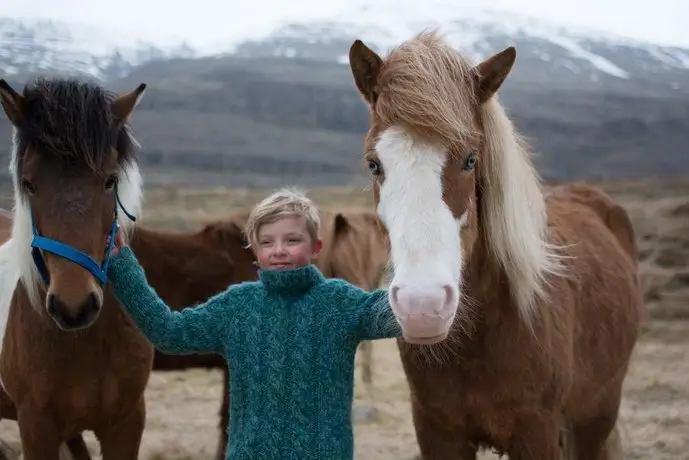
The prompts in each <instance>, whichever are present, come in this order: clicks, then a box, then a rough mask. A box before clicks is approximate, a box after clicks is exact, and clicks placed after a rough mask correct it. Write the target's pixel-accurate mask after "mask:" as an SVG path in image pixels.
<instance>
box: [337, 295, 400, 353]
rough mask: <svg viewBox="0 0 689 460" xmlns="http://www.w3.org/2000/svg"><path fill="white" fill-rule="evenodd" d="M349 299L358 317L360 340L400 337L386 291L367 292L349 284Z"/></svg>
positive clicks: (398, 326) (397, 324)
mask: <svg viewBox="0 0 689 460" xmlns="http://www.w3.org/2000/svg"><path fill="white" fill-rule="evenodd" d="M349 298H350V299H351V301H353V302H354V310H355V311H356V312H357V315H358V317H359V336H360V339H361V340H375V339H389V338H394V337H402V328H401V327H400V325H399V323H398V322H397V319H396V318H395V314H394V313H393V311H392V308H391V307H390V302H389V301H388V291H387V290H386V289H376V290H375V291H372V292H367V291H365V290H363V289H361V288H359V287H357V286H354V285H351V284H350V285H349Z"/></svg>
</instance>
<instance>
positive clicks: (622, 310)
mask: <svg viewBox="0 0 689 460" xmlns="http://www.w3.org/2000/svg"><path fill="white" fill-rule="evenodd" d="M515 57H516V55H515V52H514V48H508V49H507V50H505V51H503V52H502V53H499V54H497V55H495V56H493V57H491V58H489V59H487V60H486V61H484V62H482V63H480V64H478V65H476V66H474V65H472V64H471V63H470V62H469V61H468V60H467V59H466V58H465V57H463V56H462V55H460V54H459V53H457V52H456V51H454V50H453V49H451V48H450V47H449V46H447V45H446V44H444V43H443V42H442V41H441V40H440V39H439V38H438V36H437V35H436V34H435V33H423V34H421V35H419V36H417V37H415V38H414V39H412V40H410V41H408V42H405V43H404V44H402V45H400V46H399V47H396V48H394V49H393V50H392V51H391V52H390V54H389V56H388V57H387V58H386V59H383V58H381V57H380V56H378V55H377V54H376V53H375V52H374V51H372V50H370V49H369V48H367V47H366V46H365V45H364V44H363V43H362V42H360V41H356V42H355V43H354V44H353V45H352V48H351V50H350V65H351V68H352V72H353V75H354V79H355V82H356V85H357V87H358V89H359V91H360V93H361V94H362V96H363V97H364V99H365V100H366V102H367V103H368V104H369V107H370V109H371V122H370V126H369V132H368V134H367V136H366V140H365V151H366V160H367V161H368V165H369V169H370V170H371V172H372V174H373V176H374V178H373V190H374V199H375V202H376V205H377V210H378V213H379V215H380V217H381V220H382V222H383V223H384V224H385V226H386V227H387V230H388V233H389V235H390V248H391V262H392V269H393V278H392V280H391V282H390V303H391V307H392V308H393V309H394V310H395V313H396V315H397V317H398V320H399V322H400V325H401V326H402V329H403V332H404V338H405V340H399V342H398V345H399V350H400V356H401V359H402V363H403V367H404V370H405V373H406V375H407V378H408V381H409V385H410V389H411V402H412V413H413V419H414V425H415V428H416V433H417V439H418V442H419V446H420V449H421V452H422V456H423V458H428V459H434V460H442V459H461V460H475V459H476V455H477V450H478V449H479V448H481V447H486V448H494V449H495V450H497V451H499V452H501V453H505V454H507V455H509V457H510V458H511V459H513V460H526V459H530V460H551V459H556V458H560V455H561V453H562V452H561V448H560V444H561V442H562V441H566V444H567V447H568V448H569V449H570V450H569V451H568V453H567V455H570V456H571V458H575V459H577V460H609V459H612V458H615V456H616V455H618V454H619V453H620V452H619V447H620V446H619V445H613V442H612V441H616V436H615V435H616V423H617V417H618V411H619V405H620V401H621V397H622V385H623V381H624V378H625V375H626V372H627V368H628V365H629V361H630V358H631V355H632V351H633V348H634V346H635V343H636V340H637V336H638V331H639V323H640V320H641V317H642V312H643V301H642V292H641V288H640V283H639V279H638V274H637V269H638V267H637V248H636V243H635V234H634V230H633V227H632V224H631V221H630V219H629V217H628V215H627V213H626V212H625V210H624V209H623V208H621V207H620V206H619V205H617V204H616V203H614V202H613V201H612V200H611V199H610V198H609V197H608V196H606V195H605V194H604V193H603V192H602V191H600V190H598V189H595V188H593V187H589V186H586V185H564V186H558V187H553V188H551V189H547V190H546V189H544V187H542V186H541V184H540V182H539V179H538V176H537V174H536V172H535V169H534V167H533V166H532V163H531V159H530V155H529V152H528V150H527V149H526V147H525V146H524V144H523V143H522V142H521V140H520V139H519V136H518V134H517V133H516V132H515V130H514V128H513V127H512V124H511V122H510V121H509V119H508V118H507V116H506V115H505V113H504V111H503V109H502V108H501V106H500V105H499V103H498V101H497V96H495V93H496V92H497V90H498V89H499V87H500V86H501V84H502V83H503V81H504V80H505V78H506V77H507V75H508V74H509V71H510V69H511V68H512V65H513V63H514V59H515Z"/></svg>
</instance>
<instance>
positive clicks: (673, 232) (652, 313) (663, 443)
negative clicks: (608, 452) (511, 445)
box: [0, 180, 689, 460]
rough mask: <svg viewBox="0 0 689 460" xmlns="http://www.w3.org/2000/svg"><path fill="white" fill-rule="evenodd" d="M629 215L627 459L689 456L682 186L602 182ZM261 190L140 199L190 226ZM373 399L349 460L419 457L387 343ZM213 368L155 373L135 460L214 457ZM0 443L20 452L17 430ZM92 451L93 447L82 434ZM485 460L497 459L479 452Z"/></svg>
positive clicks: (4, 425)
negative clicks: (633, 254) (631, 309)
mask: <svg viewBox="0 0 689 460" xmlns="http://www.w3.org/2000/svg"><path fill="white" fill-rule="evenodd" d="M601 186H602V187H603V188H604V189H606V190H607V191H609V193H611V194H612V195H613V196H614V197H615V198H617V199H619V200H620V201H621V202H622V203H623V204H624V205H625V206H626V207H627V209H628V210H629V212H630V213H631V215H632V218H633V220H634V223H635V226H636V229H637V232H638V233H639V241H640V247H641V253H642V254H641V266H642V278H643V281H644V284H645V289H646V300H647V303H648V308H649V318H648V321H647V323H646V327H645V331H644V335H643V337H642V339H641V341H640V343H639V345H638V348H637V350H636V353H635V357H634V360H633V363H632V366H631V370H630V374H629V377H628V379H627V383H626V387H625V395H624V401H623V406H622V415H621V421H622V426H623V432H622V438H623V444H624V446H625V450H626V458H627V460H636V459H639V460H640V459H645V460H646V459H648V460H681V459H689V383H688V382H689V359H687V358H686V356H687V350H689V321H685V320H686V319H688V318H689V180H687V181H679V182H676V183H668V182H660V181H644V182H615V183H606V184H601ZM265 193H266V191H264V190H239V191H228V190H220V189H218V190H211V191H172V190H153V191H150V192H148V193H147V203H146V206H145V208H146V215H145V217H144V222H145V223H146V224H147V225H154V226H170V227H195V226H197V225H199V224H200V223H201V222H203V221H206V220H210V219H215V218H219V217H222V216H223V215H225V214H227V213H229V212H231V211H234V210H238V209H244V208H246V207H247V206H250V205H251V204H253V203H255V202H257V201H258V200H259V199H260V198H262V197H263V196H264V195H265ZM369 195H370V194H369V193H368V192H364V191H362V190H353V189H328V190H319V191H314V192H313V193H312V196H313V197H314V199H315V200H316V201H317V202H318V203H319V204H321V205H324V206H337V205H339V204H343V205H345V206H347V207H352V206H357V205H361V206H369V205H370V198H369ZM373 353H374V363H375V367H374V385H375V391H376V393H375V395H373V397H372V398H371V397H370V396H369V395H367V394H364V390H363V386H362V385H361V382H360V381H357V386H356V392H355V405H364V404H375V406H376V408H377V409H378V413H377V417H375V418H374V419H372V420H367V421H361V422H356V423H355V442H356V458H359V459H366V460H369V459H371V460H374V459H381V460H387V459H390V460H393V459H394V460H400V459H401V460H405V459H411V458H413V457H414V456H415V455H416V454H417V453H418V448H417V446H416V440H415V438H414V430H413V425H412V421H411V414H410V410H409V401H408V387H407V383H406V380H405V378H404V373H403V371H402V368H401V365H400V362H399V357H398V355H397V349H396V346H395V344H394V342H393V341H391V340H385V341H379V342H376V343H375V345H374V351H373ZM221 391H222V382H221V376H220V373H219V371H205V370H189V371H186V372H168V373H160V372H156V373H154V374H153V375H152V377H151V381H150V385H149V389H148V392H147V398H148V411H149V412H148V420H147V426H146V431H145V433H144V441H143V448H142V454H141V458H142V459H147V460H191V459H194V460H197V459H198V460H201V459H211V458H212V455H213V453H214V452H215V449H216V442H217V438H218V431H217V421H218V415H217V414H218V408H219V404H220V396H221ZM0 437H1V438H3V439H4V440H5V441H7V442H9V443H10V444H11V445H13V446H15V447H16V446H17V445H18V437H17V429H16V424H14V423H13V422H8V421H3V422H1V423H0ZM87 437H88V440H89V441H90V442H91V445H92V446H94V453H95V443H94V440H93V437H92V435H91V434H90V433H89V434H87ZM482 458H483V459H484V460H487V459H494V458H497V457H495V456H493V455H491V454H485V455H484V456H483V457H482Z"/></svg>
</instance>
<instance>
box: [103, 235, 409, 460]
mask: <svg viewBox="0 0 689 460" xmlns="http://www.w3.org/2000/svg"><path fill="white" fill-rule="evenodd" d="M108 271H109V277H110V280H111V282H112V286H113V288H114V292H115V295H116V297H117V298H118V300H119V301H120V302H121V304H122V306H123V308H124V309H125V311H126V312H127V313H128V314H129V316H130V317H131V318H132V320H133V321H134V322H135V323H136V324H137V326H138V327H139V329H140V330H141V331H142V332H143V334H144V335H145V336H146V337H147V338H148V339H149V340H150V341H151V343H152V344H153V345H154V346H155V347H156V348H157V349H158V350H160V351H162V352H164V353H168V354H190V353H210V352H215V353H218V354H221V355H222V356H224V357H225V359H226V360H227V362H228V365H229V373H230V396H231V401H232V404H231V405H230V406H231V407H230V428H229V430H230V431H229V435H230V440H229V445H228V449H227V457H226V458H227V459H232V460H249V459H251V460H281V459H299V460H309V459H314V460H315V459H319V460H321V459H328V460H340V459H346V460H349V459H352V458H353V455H354V454H353V450H354V449H353V444H354V443H353V435H352V425H351V406H352V397H353V384H354V383H353V378H354V356H355V353H356V349H357V345H358V344H359V342H361V341H362V340H373V339H380V338H392V337H400V336H401V335H402V332H401V329H400V327H399V326H398V324H397V321H396V320H395V317H394V315H393V313H392V311H391V309H390V306H389V304H388V302H387V292H386V291H385V290H376V291H373V292H372V293H369V292H366V291H364V290H362V289H359V288H358V287H356V286H353V285H351V284H349V283H347V282H346V281H344V280H341V279H326V278H324V277H323V275H322V274H321V272H320V271H319V270H318V268H316V266H315V265H308V266H305V267H300V268H296V269H290V270H271V271H263V270H262V271H259V276H260V280H259V281H254V282H245V283H241V284H235V285H232V286H230V287H229V288H228V289H227V290H226V291H224V292H222V293H220V294H218V295H216V296H213V297H211V298H210V299H209V300H208V301H207V302H206V303H204V304H201V305H199V306H196V307H193V308H186V309H184V310H183V311H181V312H176V311H172V310H170V308H169V307H168V306H167V305H165V303H163V301H162V300H161V299H160V298H159V297H158V295H157V294H156V293H155V291H154V290H153V289H152V288H151V287H150V286H149V285H148V283H147V281H146V277H145V274H144V271H143V269H142V268H141V266H140V265H139V264H138V262H137V260H136V257H135V256H134V254H133V252H132V251H131V249H130V248H128V247H125V248H122V249H120V251H119V253H118V254H117V255H116V256H115V257H114V258H113V259H112V261H111V263H110V267H109V270H108Z"/></svg>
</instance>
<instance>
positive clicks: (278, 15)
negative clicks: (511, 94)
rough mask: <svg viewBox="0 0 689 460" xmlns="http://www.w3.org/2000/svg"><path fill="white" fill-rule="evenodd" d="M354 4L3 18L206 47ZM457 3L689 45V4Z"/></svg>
mask: <svg viewBox="0 0 689 460" xmlns="http://www.w3.org/2000/svg"><path fill="white" fill-rule="evenodd" d="M368 1H372V2H376V1H377V0H368ZM383 1H385V0H383ZM402 1H414V3H416V5H418V6H419V7H422V6H423V5H424V1H425V0H402ZM434 1H436V0H430V1H428V4H429V5H432V3H433V2H434ZM448 1H449V0H448ZM353 2H356V3H365V0H263V1H257V0H240V1H232V0H191V1H188V0H184V1H183V0H117V1H115V0H0V3H1V4H2V7H0V15H5V16H22V17H43V18H53V19H63V20H72V21H80V22H86V23H90V24H94V25H101V26H108V27H112V28H116V29H119V30H121V31H123V32H126V31H128V30H132V31H136V33H137V35H140V36H141V38H147V39H151V40H156V41H161V40H164V39H165V37H168V36H176V37H181V38H188V39H189V40H190V42H192V43H194V42H196V43H199V42H208V41H217V40H222V39H223V38H230V37H232V35H234V34H235V33H240V34H241V33H242V31H245V30H250V29H251V28H254V27H260V26H263V27H266V25H267V24H271V23H274V22H275V21H277V20H280V19H282V20H287V19H297V18H299V17H300V16H302V15H307V16H323V15H327V14H328V13H329V12H333V11H337V10H338V9H339V8H340V7H342V6H343V5H344V4H347V3H348V4H351V3H353ZM453 3H454V4H457V5H465V6H486V7H490V8H493V9H506V10H512V11H518V12H520V13H523V14H527V15H532V16H535V17H538V18H542V19H546V20H549V21H552V22H555V23H560V24H563V25H580V26H584V27H590V28H594V29H599V30H602V31H604V32H610V33H614V34H619V35H624V36H629V37H631V38H637V39H642V40H651V41H655V42H658V43H661V44H676V45H683V46H687V47H689V0H483V1H478V0H453ZM429 7H430V6H429Z"/></svg>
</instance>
